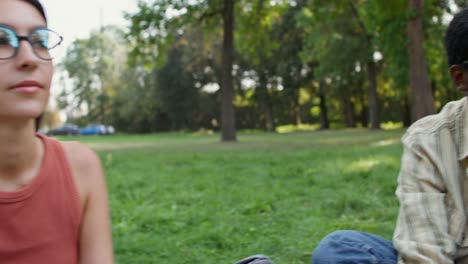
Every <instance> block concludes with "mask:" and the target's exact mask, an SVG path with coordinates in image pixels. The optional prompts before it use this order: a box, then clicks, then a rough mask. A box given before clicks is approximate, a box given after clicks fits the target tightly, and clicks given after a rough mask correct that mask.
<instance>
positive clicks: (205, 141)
mask: <svg viewBox="0 0 468 264" xmlns="http://www.w3.org/2000/svg"><path fill="white" fill-rule="evenodd" d="M403 133H404V131H403V130H392V131H367V130H340V131H330V132H303V133H290V134H267V133H251V134H247V133H240V134H239V135H238V139H239V142H237V143H221V142H220V136H219V135H204V134H177V133H175V134H154V135H115V136H110V137H73V138H62V139H63V140H79V141H82V142H83V143H85V144H87V145H88V146H90V147H91V148H93V149H94V150H96V151H97V152H98V154H99V156H100V157H101V159H102V162H103V165H104V169H105V172H106V177H107V184H108V189H109V193H110V205H111V211H112V231H113V240H114V247H115V255H116V259H117V263H161V264H165V263H168V264H178V263H181V264H182V263H187V264H188V263H190V264H193V263H208V264H211V263H213V264H214V263H226V264H229V263H234V262H235V261H236V260H239V259H241V258H243V257H245V256H248V255H252V254H259V253H262V254H267V255H269V256H271V257H272V259H273V261H274V262H275V264H295V263H310V257H311V252H312V250H313V249H314V247H315V246H316V245H317V243H318V242H319V240H320V239H321V238H322V237H323V236H325V235H326V234H327V233H329V232H332V231H334V230H337V229H357V230H363V231H367V232H372V233H375V234H378V235H381V236H383V237H386V238H391V235H392V232H393V228H394V225H395V219H396V215H397V211H398V202H397V200H396V199H395V197H394V191H395V188H396V179H397V175H398V170H399V166H400V159H401V153H402V147H401V144H400V137H401V136H402V134H403Z"/></svg>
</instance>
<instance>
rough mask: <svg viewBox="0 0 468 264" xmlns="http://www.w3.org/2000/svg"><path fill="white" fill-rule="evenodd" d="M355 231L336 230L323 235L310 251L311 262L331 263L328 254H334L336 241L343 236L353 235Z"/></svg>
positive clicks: (349, 236) (316, 263) (315, 263)
mask: <svg viewBox="0 0 468 264" xmlns="http://www.w3.org/2000/svg"><path fill="white" fill-rule="evenodd" d="M357 233H358V232H357V231H353V230H338V231H335V232H333V233H330V234H328V235H327V236H325V237H324V238H323V239H322V240H321V241H320V242H319V244H318V245H317V247H316V248H315V250H314V252H313V253H312V263H314V264H320V263H332V262H331V259H330V256H334V257H337V256H336V252H335V251H336V246H337V241H341V240H342V239H343V238H352V237H355V236H356V234H357Z"/></svg>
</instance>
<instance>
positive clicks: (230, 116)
mask: <svg viewBox="0 0 468 264" xmlns="http://www.w3.org/2000/svg"><path fill="white" fill-rule="evenodd" d="M223 22H224V24H223V32H224V36H223V58H222V80H221V89H222V90H221V94H222V95H221V97H222V102H221V104H222V106H221V134H222V135H221V140H222V141H236V123H235V113H234V105H233V101H234V87H233V78H232V62H233V53H234V41H233V40H234V39H233V35H234V0H224V10H223Z"/></svg>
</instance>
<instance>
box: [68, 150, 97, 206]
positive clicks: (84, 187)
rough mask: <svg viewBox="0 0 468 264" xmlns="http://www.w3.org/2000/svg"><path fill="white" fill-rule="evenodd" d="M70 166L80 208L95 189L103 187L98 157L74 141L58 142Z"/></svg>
mask: <svg viewBox="0 0 468 264" xmlns="http://www.w3.org/2000/svg"><path fill="white" fill-rule="evenodd" d="M60 143H61V144H62V146H63V149H64V152H65V156H66V158H67V160H68V162H69V164H70V169H71V173H72V177H73V179H74V181H75V184H76V187H77V189H78V194H79V196H80V201H81V205H82V208H83V207H84V206H85V204H86V201H87V200H88V198H89V195H90V194H91V193H93V192H94V191H95V190H94V189H95V188H96V187H98V186H102V185H105V183H104V181H105V180H104V173H103V170H102V165H101V160H100V159H99V156H98V155H97V154H96V153H95V152H94V151H93V150H92V149H90V148H89V147H88V146H86V145H84V144H82V143H80V142H74V141H67V142H60Z"/></svg>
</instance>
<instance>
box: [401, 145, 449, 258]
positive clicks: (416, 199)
mask: <svg viewBox="0 0 468 264" xmlns="http://www.w3.org/2000/svg"><path fill="white" fill-rule="evenodd" d="M425 140H427V139H425ZM421 141H423V140H421ZM429 141H430V140H429ZM432 143H434V142H424V143H423V144H415V143H414V142H406V144H405V150H404V154H403V159H402V163H401V170H400V175H399V178H398V188H397V191H396V194H397V197H398V199H399V201H400V211H399V215H398V220H397V225H396V229H395V233H394V238H393V242H394V245H395V248H396V249H397V250H398V253H399V263H418V264H421V263H434V264H445V263H453V262H454V258H455V253H456V243H455V241H454V239H453V238H452V237H451V236H450V234H449V227H448V223H449V221H448V214H447V204H446V202H447V199H446V198H447V197H446V196H447V187H446V186H447V185H446V180H445V179H444V177H443V175H442V173H445V171H444V169H443V164H442V163H441V162H442V160H440V159H438V154H437V153H438V150H437V149H434V148H437V147H436V145H437V144H438V143H437V142H436V143H435V144H432ZM452 177H455V175H452Z"/></svg>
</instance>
